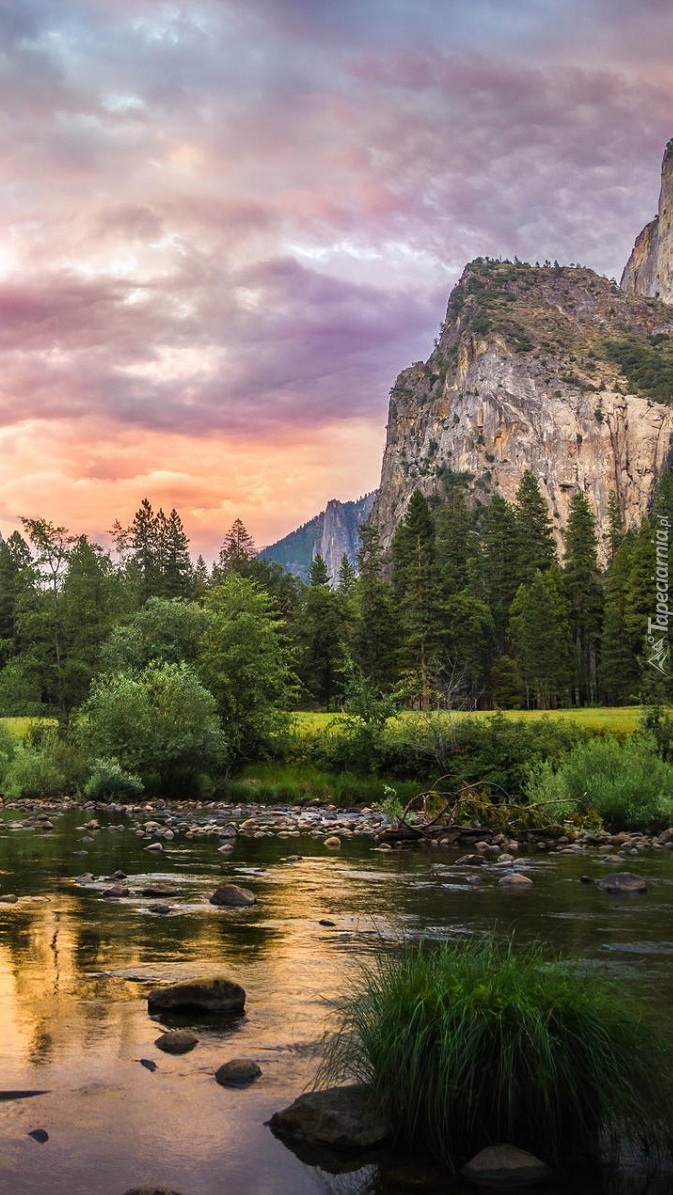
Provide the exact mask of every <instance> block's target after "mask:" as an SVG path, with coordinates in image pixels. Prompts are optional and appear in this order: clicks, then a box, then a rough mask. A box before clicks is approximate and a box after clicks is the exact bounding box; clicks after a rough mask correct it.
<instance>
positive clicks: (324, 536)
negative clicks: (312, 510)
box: [259, 493, 375, 581]
mask: <svg viewBox="0 0 673 1195" xmlns="http://www.w3.org/2000/svg"><path fill="white" fill-rule="evenodd" d="M374 498H375V494H374V493H371V494H365V496H364V497H363V498H358V499H357V501H355V502H339V501H337V499H336V498H333V499H332V500H331V501H330V502H328V503H327V506H326V507H325V509H324V510H323V511H321V512H320V514H319V515H316V516H315V518H313V519H311V520H310V521H309V522H308V523H304V524H303V525H302V526H301V527H298V528H297V530H296V531H291V532H290V534H289V535H286V536H285V537H284V538H283V539H280V540H278V542H277V543H275V544H271V545H270V546H269V547H268V548H263V549H262V551H261V552H260V553H259V555H260V556H262V557H266V559H268V560H275V561H277V563H278V564H282V566H283V568H285V569H287V571H288V572H289V573H294V575H295V576H296V577H301V579H302V580H303V581H308V577H309V572H310V569H311V561H313V560H315V558H316V556H322V558H323V560H324V561H325V564H326V565H327V571H328V572H329V574H330V577H331V578H332V581H336V579H337V576H338V573H339V568H340V566H341V561H342V558H343V557H344V556H346V557H347V558H348V560H349V561H350V563H351V564H352V565H353V567H354V568H355V567H357V555H358V551H359V547H360V538H359V534H358V532H359V528H360V525H361V524H362V523H364V522H365V521H366V520H367V519H368V518H369V515H370V514H371V510H372V506H373V503H374Z"/></svg>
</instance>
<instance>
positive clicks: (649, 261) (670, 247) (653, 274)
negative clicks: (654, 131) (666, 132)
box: [621, 140, 673, 303]
mask: <svg viewBox="0 0 673 1195" xmlns="http://www.w3.org/2000/svg"><path fill="white" fill-rule="evenodd" d="M672 224H673V140H671V141H669V143H668V145H667V146H666V150H665V153H664V160H663V163H662V166H661V190H660V192H659V210H658V212H657V215H656V216H655V217H654V220H651V221H650V223H649V224H646V225H645V227H644V229H643V231H642V232H641V233H640V234H639V235H638V237H636V243H635V245H634V246H633V251H632V253H631V256H630V258H629V260H628V262H627V263H626V267H625V269H624V273H623V274H622V282H621V285H622V289H623V290H626V291H632V292H633V293H635V294H638V295H650V296H651V297H652V298H655V299H661V300H662V302H664V303H673V227H672Z"/></svg>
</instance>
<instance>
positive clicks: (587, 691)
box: [563, 491, 603, 705]
mask: <svg viewBox="0 0 673 1195" xmlns="http://www.w3.org/2000/svg"><path fill="white" fill-rule="evenodd" d="M563 582H564V589H565V594H566V597H567V598H568V601H569V603H570V625H571V634H572V639H573V649H574V652H573V654H574V666H573V688H574V690H575V696H576V700H577V702H578V704H580V705H585V704H586V703H587V702H591V701H595V700H596V696H597V672H598V646H599V642H600V635H601V624H602V617H603V584H602V580H601V572H600V568H599V566H598V541H597V538H596V519H595V518H594V515H593V513H592V511H591V508H590V506H589V503H588V502H587V499H586V496H585V495H584V494H583V493H582V492H581V491H578V492H577V493H575V494H573V496H572V498H571V500H570V510H569V513H568V522H567V525H566V531H565V561H564V571H563Z"/></svg>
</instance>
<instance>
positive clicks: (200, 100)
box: [0, 0, 673, 538]
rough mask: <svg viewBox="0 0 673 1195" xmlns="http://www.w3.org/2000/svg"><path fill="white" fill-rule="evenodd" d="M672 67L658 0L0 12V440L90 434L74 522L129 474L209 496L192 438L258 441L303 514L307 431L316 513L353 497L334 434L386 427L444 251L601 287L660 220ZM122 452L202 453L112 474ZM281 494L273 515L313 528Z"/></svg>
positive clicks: (431, 304) (446, 272)
mask: <svg viewBox="0 0 673 1195" xmlns="http://www.w3.org/2000/svg"><path fill="white" fill-rule="evenodd" d="M636 13H637V14H638V19H636ZM641 17H642V19H640V18H641ZM672 51H673V14H672V13H670V12H669V9H668V7H667V6H666V5H665V4H664V3H663V0H644V3H643V4H642V5H639V6H634V5H632V4H630V3H628V2H627V0H614V2H613V0H547V2H545V3H540V0H513V2H512V3H511V4H504V3H502V0H469V2H468V0H413V2H412V0H368V2H367V3H366V4H363V3H361V2H360V0H343V3H338V4H336V3H333V2H332V0H315V2H314V3H311V4H310V5H307V4H305V3H303V2H302V0H249V3H245V4H244V3H243V0H194V3H190V4H189V5H182V6H181V5H166V4H164V3H162V2H160V0H120V2H119V3H117V4H115V5H113V6H111V5H110V4H109V3H103V0H63V3H62V4H59V5H57V6H55V5H53V3H51V2H48V0H25V3H22V4H21V5H0V101H1V108H0V111H1V113H2V115H1V117H0V175H1V176H2V179H3V187H2V188H0V220H1V221H2V227H3V229H4V230H5V234H4V236H3V237H2V239H0V365H1V369H0V429H4V431H3V432H2V435H3V438H4V442H5V443H6V445H8V449H7V450H8V451H10V452H11V444H12V443H14V441H13V440H12V436H13V435H14V434H15V433H16V435H17V436H18V437H19V438H18V440H17V441H16V443H17V444H19V443H20V444H21V445H24V446H25V443H26V439H25V437H26V436H27V434H28V433H27V432H26V430H25V429H26V426H27V425H29V426H30V429H31V431H30V434H31V436H33V438H34V440H35V442H36V443H38V442H39V444H40V445H43V444H46V443H53V444H56V443H58V442H59V440H58V436H57V435H56V433H55V430H54V429H58V428H59V427H63V428H64V429H67V433H66V432H65V431H64V437H65V440H64V442H65V441H67V444H68V445H70V446H71V447H72V445H75V444H78V445H81V446H88V447H86V448H84V447H83V448H82V454H81V458H78V456H77V452H76V451H75V449H74V448H72V451H71V447H68V449H67V451H66V450H65V449H64V450H63V452H64V455H62V456H59V455H58V454H55V455H54V460H53V462H52V465H51V466H50V467H49V468H47V467H46V465H45V469H44V470H43V471H42V472H41V473H40V477H43V478H44V477H47V476H48V478H49V486H48V487H46V488H44V493H45V494H46V493H47V491H48V489H49V487H51V493H52V494H53V495H54V496H55V497H54V501H56V496H60V497H58V501H63V502H64V503H65V507H64V509H67V510H68V511H73V510H74V506H73V502H72V501H71V499H69V498H68V497H67V494H68V493H69V492H71V493H72V494H73V496H75V497H78V499H79V500H81V501H82V502H83V503H84V509H91V511H92V517H93V510H94V507H93V506H92V505H91V494H92V493H94V492H95V493H96V494H99V493H100V494H102V493H104V494H105V496H106V498H105V500H106V501H109V502H111V500H112V497H113V490H114V486H115V485H117V486H118V487H119V488H118V493H119V494H120V495H123V500H124V501H127V499H128V500H129V502H130V487H131V486H133V485H136V486H137V487H138V498H139V497H140V496H141V493H140V489H141V487H142V485H143V484H148V485H149V484H150V481H151V484H152V486H154V487H155V491H156V493H161V494H162V495H165V497H164V498H162V501H166V502H167V503H169V498H168V494H169V491H170V488H171V486H172V487H173V488H174V492H175V494H176V495H179V496H181V497H182V498H183V499H184V501H185V502H187V503H188V504H189V505H190V507H191V508H192V509H193V510H194V511H197V510H198V509H200V508H199V494H201V496H202V498H203V502H202V506H203V509H207V510H210V503H211V501H212V500H214V499H213V494H214V493H215V491H216V490H217V487H218V486H220V487H222V485H223V482H222V476H223V473H222V469H220V468H218V465H217V461H216V458H215V456H214V455H213V454H212V453H211V452H210V451H209V450H208V445H209V444H210V443H211V441H213V442H217V443H218V445H220V446H222V445H225V446H226V448H224V449H223V452H225V456H226V459H227V462H228V463H229V462H230V459H231V455H232V454H233V453H234V452H235V450H234V448H232V445H237V446H238V450H240V461H241V462H243V461H245V462H246V463H247V464H246V467H247V468H249V470H250V477H251V478H252V477H255V478H257V477H258V470H257V469H256V466H255V463H254V455H253V453H252V450H251V448H250V445H251V443H252V440H253V439H254V441H255V443H256V444H257V445H258V451H259V454H260V459H263V460H264V461H265V464H266V474H267V476H268V477H271V478H273V479H275V481H276V482H278V484H284V483H283V482H281V481H279V480H278V479H282V478H284V477H287V476H288V475H289V474H290V473H295V472H296V474H297V476H298V477H303V479H304V481H303V482H301V484H303V485H304V487H305V488H304V491H302V492H303V493H304V494H305V495H307V496H308V495H310V497H311V499H313V498H315V499H316V500H318V491H317V490H316V486H315V483H314V481H315V479H314V475H313V473H311V472H310V470H309V471H307V470H306V468H305V464H304V453H306V454H307V455H308V454H309V447H308V446H309V444H310V443H312V444H313V446H314V453H315V454H316V470H317V471H318V472H319V471H320V467H321V465H320V461H319V460H318V454H319V453H323V454H324V456H323V457H322V467H323V468H324V470H325V475H326V476H329V477H330V478H332V479H334V492H333V493H329V494H327V495H326V497H331V496H335V495H336V496H341V497H349V496H351V494H352V492H353V490H352V487H353V485H354V474H353V469H352V460H353V459H355V458H356V457H357V452H355V451H353V452H351V451H350V450H349V447H348V444H349V443H350V441H349V440H348V431H349V429H352V435H353V437H357V436H358V435H359V434H360V431H359V429H361V426H362V421H363V420H364V421H365V424H366V427H367V428H368V431H367V435H366V437H365V438H366V441H367V443H368V444H369V445H370V446H371V445H372V444H374V443H378V442H379V441H380V431H379V432H377V433H375V432H374V430H373V429H375V428H379V429H380V428H381V427H382V426H383V424H384V422H385V415H386V401H387V393H388V390H389V388H390V386H391V385H392V383H393V381H394V379H395V376H396V374H397V372H398V371H399V370H400V369H401V368H403V367H404V366H405V365H407V364H408V363H409V361H411V360H414V359H418V358H424V357H426V356H427V355H428V353H429V352H430V350H431V347H432V341H433V338H434V336H435V334H436V332H437V329H438V326H439V324H440V322H441V319H442V316H443V314H444V309H445V304H446V298H447V295H448V291H449V289H450V287H451V285H452V284H453V282H455V280H456V279H457V278H458V276H459V275H460V273H461V271H462V268H463V266H464V264H465V262H466V261H467V260H469V259H470V258H472V257H474V256H477V255H481V254H487V255H490V256H498V255H500V254H503V255H506V256H510V257H511V256H514V255H518V256H519V257H521V258H524V259H529V260H533V261H534V260H536V259H540V260H543V259H545V258H551V259H554V258H558V259H559V260H561V261H582V262H583V263H585V264H588V265H591V266H593V267H594V268H596V269H598V270H601V271H603V272H606V273H607V274H608V275H612V274H616V275H618V274H619V272H620V270H621V267H622V265H623V263H624V261H625V260H626V257H627V255H628V252H629V250H630V248H631V244H632V242H633V239H634V237H635V235H636V233H637V232H638V231H639V229H640V228H641V227H642V225H643V224H644V223H645V221H646V220H647V219H649V218H651V216H652V215H653V213H654V210H655V207H656V198H657V190H658V168H659V161H660V158H661V152H662V149H663V146H664V144H665V142H666V141H667V140H668V138H669V136H671V134H672V133H673V128H672V127H671V123H670V112H671V93H672V90H673V78H672V77H671V76H672V73H673V72H672V71H671V67H670V62H671V61H673V54H672ZM94 423H95V424H97V423H100V425H101V426H104V427H105V428H106V435H109V437H110V439H111V443H112V445H114V446H115V451H116V452H117V453H118V455H117V456H115V453H114V452H110V453H107V452H102V451H101V450H100V447H92V444H94V441H95V437H94V441H92V439H91V437H92V434H93V433H92V431H91V428H92V425H93V424H94ZM41 429H48V432H47V431H44V435H43V431H42V430H41ZM129 429H130V430H129ZM335 429H339V431H338V434H337V433H336V432H335ZM127 435H128V436H129V437H130V440H129V441H128V442H127V440H126V439H125V437H126V436H127ZM335 436H336V439H335ZM377 436H378V437H379V439H378V440H377ZM136 441H137V442H138V443H139V444H142V445H143V446H144V447H145V449H146V450H147V451H148V452H157V453H159V454H164V455H165V454H168V456H169V457H172V455H173V449H172V448H170V447H167V446H169V445H171V444H172V445H175V443H177V442H178V441H179V442H180V444H181V445H183V446H186V445H187V444H191V446H192V447H191V453H192V458H193V462H195V463H192V464H190V465H189V467H187V468H186V467H184V459H186V453H187V450H186V447H185V448H184V453H183V451H182V449H181V454H180V459H179V460H177V459H176V464H175V467H172V466H171V467H167V468H166V470H165V471H164V473H163V475H162V478H163V479H162V480H161V481H159V480H158V476H157V475H156V474H155V473H152V471H151V470H143V469H141V468H140V466H138V469H137V470H136V472H134V473H133V475H132V476H131V475H128V457H129V451H130V450H129V446H128V445H129V443H134V442H136ZM95 443H97V441H95ZM337 443H338V445H339V451H342V452H343V454H344V455H343V460H342V461H341V462H340V468H341V469H342V474H341V476H342V478H343V484H342V485H339V484H337V481H336V468H335V465H334V460H335V457H334V453H335V444H337ZM298 445H299V446H300V447H298ZM302 445H305V446H306V448H305V449H304V447H301V446H302ZM40 451H42V449H40ZM45 451H46V450H45ZM17 452H18V449H17ZM38 455H39V454H38ZM131 455H132V457H133V459H135V455H134V454H133V453H131ZM183 457H184V459H183ZM13 459H15V460H19V459H20V460H21V462H22V467H23V468H25V469H26V477H29V478H32V479H33V483H34V484H33V492H34V493H36V494H37V493H41V492H43V491H42V490H41V489H40V485H41V483H40V482H39V481H38V478H37V474H36V473H35V472H34V470H33V469H32V466H31V462H30V460H29V459H28V457H27V456H26V454H25V452H24V448H22V449H21V451H20V452H18V456H17V457H15V458H13ZM41 459H42V458H41ZM78 459H81V476H80V475H79V474H78V472H77V469H78V466H77V460H78ZM358 459H359V458H358ZM115 461H117V462H118V463H117V464H115ZM43 463H44V462H43ZM377 464H378V462H374V463H373V464H372V463H371V462H369V464H368V465H367V470H366V471H367V478H368V480H367V482H366V484H365V483H364V482H363V484H362V485H361V486H356V487H355V488H356V489H364V488H368V486H369V484H371V476H372V474H373V473H374V472H376V465H377ZM12 468H14V466H12ZM97 470H98V471H99V472H97ZM101 470H102V472H100V471H101ZM115 470H116V471H117V474H118V478H117V481H116V482H115V480H114V476H113V475H114V474H115ZM231 475H232V476H236V477H237V478H238V480H239V484H240V486H241V487H242V491H243V490H245V485H246V482H245V477H244V475H243V473H242V472H241V470H240V469H238V468H236V469H234V470H233V473H232V474H231ZM363 476H364V474H363ZM12 477H13V481H12V489H11V494H12V495H13V496H12V501H14V500H15V499H16V500H17V501H18V499H19V498H22V495H23V494H24V492H25V494H26V495H29V493H30V487H28V488H27V489H26V490H25V491H24V490H22V488H21V483H20V476H19V473H17V472H16V471H15V472H13V473H12ZM184 477H186V478H187V481H184ZM66 482H67V484H66ZM294 484H295V483H294V482H293V485H294ZM301 484H300V481H297V483H296V486H295V488H294V489H293V491H292V492H293V494H295V496H297V502H298V507H301V511H299V510H298V514H297V518H296V519H293V518H292V517H291V516H290V514H289V513H288V519H289V526H292V525H293V523H294V522H297V521H300V518H303V517H310V515H311V513H313V512H312V511H311V509H310V508H309V509H307V506H306V502H302V501H300V500H299V497H298V495H299V493H300V489H301ZM250 485H251V486H252V490H254V492H255V493H257V494H258V495H262V494H265V495H267V497H266V498H265V499H264V500H267V501H269V502H270V503H271V504H272V505H274V506H276V505H277V504H276V502H275V499H274V497H273V495H272V494H270V493H269V491H268V489H265V488H264V486H262V484H261V482H260V483H259V484H258V482H257V481H255V482H254V484H253V483H252V481H251V482H250ZM68 487H70V489H68ZM92 487H93V488H92ZM99 487H100V488H99ZM251 492H252V491H251ZM288 492H289V491H288ZM326 497H325V499H324V500H326ZM231 501H232V506H233V504H234V498H233V497H232V499H231ZM259 501H260V503H261V502H262V498H261V497H260V499H259ZM320 501H323V499H322V498H320ZM170 504H171V505H172V504H173V503H172V502H170ZM323 504H324V501H323ZM259 509H261V507H260V508H259ZM45 513H48V512H45ZM185 515H186V516H187V515H188V512H187V511H186V512H185ZM59 517H60V516H59ZM201 517H203V518H206V516H199V518H201ZM207 517H210V516H207ZM286 529H287V527H286ZM209 534H210V532H209ZM256 534H257V536H258V538H259V537H260V536H259V532H258V531H256ZM266 534H267V533H266V532H264V533H263V537H266Z"/></svg>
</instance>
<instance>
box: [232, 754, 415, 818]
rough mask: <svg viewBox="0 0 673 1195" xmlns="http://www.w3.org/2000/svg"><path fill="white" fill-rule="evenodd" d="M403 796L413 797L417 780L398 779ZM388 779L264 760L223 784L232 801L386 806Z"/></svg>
mask: <svg viewBox="0 0 673 1195" xmlns="http://www.w3.org/2000/svg"><path fill="white" fill-rule="evenodd" d="M396 790H397V792H398V794H399V799H401V800H404V801H406V800H409V799H410V798H411V797H413V796H414V795H415V794H416V793H417V792H418V784H417V782H416V781H402V782H400V783H397V782H396ZM390 791H391V789H390V788H389V786H388V785H387V784H386V782H385V780H381V779H376V778H374V777H372V776H364V777H363V776H360V775H356V774H355V773H354V772H349V771H346V772H329V771H326V770H325V769H324V768H318V767H315V766H313V765H312V764H307V763H300V764H297V763H294V764H291V763H270V762H267V763H262V764H252V765H247V766H246V767H245V768H243V770H242V773H241V774H240V775H239V776H237V777H236V778H235V779H230V780H227V781H226V782H225V783H224V784H223V785H222V793H223V795H224V796H225V798H226V799H227V800H228V801H231V802H238V801H240V802H242V803H247V802H254V803H255V804H278V803H285V802H287V803H291V804H298V803H300V802H304V803H305V802H308V801H315V800H319V801H325V802H329V803H330V804H333V805H338V806H339V807H340V808H343V807H347V806H352V805H355V804H358V805H363V804H364V805H370V806H371V805H374V804H377V805H378V806H379V808H381V807H382V802H383V801H384V800H385V797H386V792H390Z"/></svg>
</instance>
